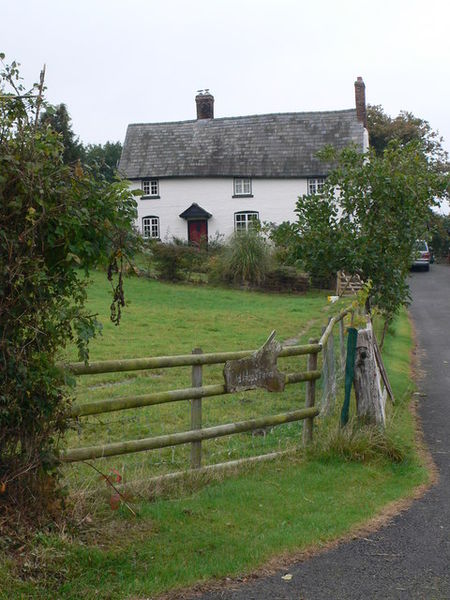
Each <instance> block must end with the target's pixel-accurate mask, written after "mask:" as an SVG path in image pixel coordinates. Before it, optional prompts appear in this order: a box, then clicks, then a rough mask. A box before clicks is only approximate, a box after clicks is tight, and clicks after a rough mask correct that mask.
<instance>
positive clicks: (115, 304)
mask: <svg viewBox="0 0 450 600" xmlns="http://www.w3.org/2000/svg"><path fill="white" fill-rule="evenodd" d="M0 59H1V60H2V61H3V59H4V56H3V55H0ZM43 90H44V81H43V75H41V82H40V85H39V86H34V87H33V89H31V90H29V91H27V90H25V89H24V87H23V86H22V84H21V79H20V76H19V71H18V66H17V64H16V63H12V64H11V65H6V66H4V69H3V71H2V72H1V79H0V203H1V209H0V484H1V488H0V489H1V491H2V493H1V494H0V508H1V506H2V505H3V506H5V504H8V503H9V504H10V505H11V504H13V503H15V502H19V501H22V502H23V503H24V504H25V505H26V500H27V499H29V500H30V503H29V505H28V507H31V506H32V505H33V506H40V505H41V504H42V502H41V500H40V499H39V491H42V489H43V487H46V486H47V487H48V478H46V475H45V473H46V470H47V467H48V461H49V457H50V456H51V455H52V453H53V451H54V450H55V447H56V446H57V444H58V439H59V437H60V435H61V434H62V433H63V432H64V430H65V429H66V427H67V408H68V403H69V398H68V393H67V391H66V387H65V384H66V383H67V382H66V380H65V376H64V373H63V372H62V371H61V370H60V369H59V368H58V367H57V364H56V361H57V359H58V358H59V357H60V351H61V349H63V348H64V346H65V345H66V344H67V343H68V342H74V343H76V345H77V347H78V350H79V355H80V358H81V359H83V360H86V359H87V357H88V342H89V339H90V338H91V337H92V336H93V335H95V332H96V331H97V330H98V329H99V323H98V322H97V320H96V318H95V315H92V314H91V313H90V312H89V311H88V310H87V309H86V307H85V302H86V275H87V274H88V272H89V269H90V268H92V267H95V266H96V265H99V264H102V263H103V264H104V265H106V266H107V268H108V277H109V279H110V280H111V282H113V279H115V273H116V274H117V278H118V281H117V282H116V283H114V284H113V298H112V304H111V310H112V318H113V320H114V321H115V322H116V323H118V322H119V320H120V312H121V308H122V306H123V305H124V297H123V289H122V276H121V265H122V264H123V260H124V255H125V249H126V248H127V247H129V245H130V243H131V241H132V237H131V236H132V233H131V232H132V222H133V220H134V217H135V202H134V199H133V198H132V197H130V195H129V193H128V191H127V190H126V186H125V185H122V184H121V183H116V184H114V185H110V184H108V183H107V182H106V181H105V180H103V179H94V178H93V177H92V176H91V175H90V174H89V172H87V171H86V170H83V168H82V166H81V165H80V164H79V163H77V164H75V165H67V164H64V162H63V155H64V146H63V144H62V140H61V137H60V135H59V134H58V133H56V132H55V131H53V130H52V129H51V127H50V126H42V125H40V124H39V110H40V108H41V105H42V102H43V97H42V94H43ZM41 484H42V485H41Z"/></svg>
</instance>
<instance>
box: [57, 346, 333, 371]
mask: <svg viewBox="0 0 450 600" xmlns="http://www.w3.org/2000/svg"><path fill="white" fill-rule="evenodd" d="M320 350H321V348H320V345H319V344H313V345H312V346H311V345H308V344H305V345H299V346H286V347H285V348H283V349H282V350H281V352H280V357H285V356H302V355H305V354H311V353H313V352H320ZM253 352H255V350H239V351H236V352H211V353H205V354H180V355H178V356H154V357H148V358H130V359H123V360H101V361H96V362H91V363H89V364H88V365H85V364H84V363H82V362H77V363H58V366H59V367H61V368H66V369H68V370H69V371H70V372H71V373H73V374H74V375H97V374H100V373H115V372H117V373H119V372H120V373H121V372H123V371H142V370H150V369H165V368H170V367H191V366H192V365H214V364H220V363H225V362H226V361H227V360H237V359H239V358H245V357H246V356H250V354H252V353H253Z"/></svg>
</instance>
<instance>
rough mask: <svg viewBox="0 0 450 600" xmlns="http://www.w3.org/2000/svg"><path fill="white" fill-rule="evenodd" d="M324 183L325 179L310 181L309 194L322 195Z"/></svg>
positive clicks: (318, 178)
mask: <svg viewBox="0 0 450 600" xmlns="http://www.w3.org/2000/svg"><path fill="white" fill-rule="evenodd" d="M324 183H325V177H314V178H313V179H308V194H321V193H322V191H323V184H324Z"/></svg>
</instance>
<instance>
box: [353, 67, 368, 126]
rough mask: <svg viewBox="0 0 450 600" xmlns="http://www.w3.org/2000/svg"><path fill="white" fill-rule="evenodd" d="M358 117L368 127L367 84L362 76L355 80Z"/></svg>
mask: <svg viewBox="0 0 450 600" xmlns="http://www.w3.org/2000/svg"><path fill="white" fill-rule="evenodd" d="M355 104H356V118H357V119H358V121H360V123H362V124H363V125H364V127H366V128H367V109H366V86H365V84H364V81H363V78H362V77H357V78H356V81H355Z"/></svg>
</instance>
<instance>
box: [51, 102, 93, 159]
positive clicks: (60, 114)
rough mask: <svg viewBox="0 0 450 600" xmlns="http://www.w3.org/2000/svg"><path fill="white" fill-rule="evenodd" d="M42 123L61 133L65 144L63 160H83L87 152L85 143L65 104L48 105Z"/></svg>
mask: <svg viewBox="0 0 450 600" xmlns="http://www.w3.org/2000/svg"><path fill="white" fill-rule="evenodd" d="M40 124H41V126H43V127H50V129H51V130H52V131H54V132H56V133H59V134H60V136H61V142H62V144H63V146H64V151H63V161H64V162H65V163H66V164H67V165H70V164H74V163H75V162H76V161H77V160H83V158H84V154H85V151H84V148H83V144H82V143H81V142H80V140H79V138H78V137H76V136H75V133H74V132H73V130H72V121H71V118H70V115H69V111H68V110H67V106H66V105H65V104H58V105H57V106H51V105H48V106H47V108H46V110H45V111H44V112H43V113H42V114H41V116H40Z"/></svg>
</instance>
